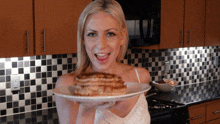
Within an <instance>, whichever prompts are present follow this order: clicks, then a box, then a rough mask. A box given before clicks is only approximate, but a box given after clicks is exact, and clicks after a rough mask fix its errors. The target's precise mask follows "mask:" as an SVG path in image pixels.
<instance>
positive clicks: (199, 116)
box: [189, 106, 206, 124]
mask: <svg viewBox="0 0 220 124" xmlns="http://www.w3.org/2000/svg"><path fill="white" fill-rule="evenodd" d="M205 109H206V107H205V106H202V107H198V108H193V109H190V107H189V120H190V124H200V123H203V122H205V115H206V111H205Z"/></svg>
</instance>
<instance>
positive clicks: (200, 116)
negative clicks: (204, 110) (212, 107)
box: [192, 115, 203, 120]
mask: <svg viewBox="0 0 220 124" xmlns="http://www.w3.org/2000/svg"><path fill="white" fill-rule="evenodd" d="M202 117H203V115H199V116H197V117H194V118H192V120H196V119H198V118H202Z"/></svg>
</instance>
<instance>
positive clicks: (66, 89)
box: [53, 83, 151, 102]
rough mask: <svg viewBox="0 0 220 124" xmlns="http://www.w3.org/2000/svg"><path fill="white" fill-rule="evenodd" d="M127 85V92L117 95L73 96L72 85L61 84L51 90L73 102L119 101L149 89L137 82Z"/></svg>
mask: <svg viewBox="0 0 220 124" xmlns="http://www.w3.org/2000/svg"><path fill="white" fill-rule="evenodd" d="M125 84H126V85H127V93H126V94H124V95H118V96H73V95H71V94H72V93H71V92H73V91H74V86H61V87H58V88H55V89H53V92H54V94H55V95H57V96H61V97H64V98H67V99H69V100H72V101H75V102H92V101H93V102H94V101H95V102H109V101H111V102H112V101H113V102H114V101H121V100H124V99H128V98H131V97H134V96H137V95H139V94H142V93H144V92H147V91H148V90H150V88H151V86H150V85H148V84H143V83H141V84H139V83H125Z"/></svg>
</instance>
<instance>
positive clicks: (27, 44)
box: [27, 30, 29, 54]
mask: <svg viewBox="0 0 220 124" xmlns="http://www.w3.org/2000/svg"><path fill="white" fill-rule="evenodd" d="M27 53H28V54H29V30H27Z"/></svg>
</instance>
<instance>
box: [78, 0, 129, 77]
mask: <svg viewBox="0 0 220 124" xmlns="http://www.w3.org/2000/svg"><path fill="white" fill-rule="evenodd" d="M96 12H107V13H109V14H110V15H111V16H112V17H113V18H114V19H116V20H117V21H118V22H119V25H120V26H121V27H120V28H121V31H122V30H124V33H126V42H125V43H124V44H123V45H122V46H121V47H120V51H119V54H118V56H117V58H116V61H117V62H120V61H121V60H122V59H123V58H124V56H125V54H126V51H127V47H128V40H129V38H128V33H127V27H126V20H125V15H124V13H123V10H122V8H121V6H120V4H119V3H118V2H116V1H115V0H95V1H93V2H91V3H90V4H88V5H87V6H86V8H85V9H84V10H83V12H82V13H81V15H80V17H79V21H78V30H77V58H78V62H77V65H76V70H75V73H76V74H80V73H82V72H85V71H86V69H88V68H90V67H91V65H92V62H91V60H90V58H89V56H88V55H87V53H86V50H85V46H84V44H83V41H84V29H85V22H86V20H87V18H88V17H89V16H90V15H91V14H93V13H96Z"/></svg>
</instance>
